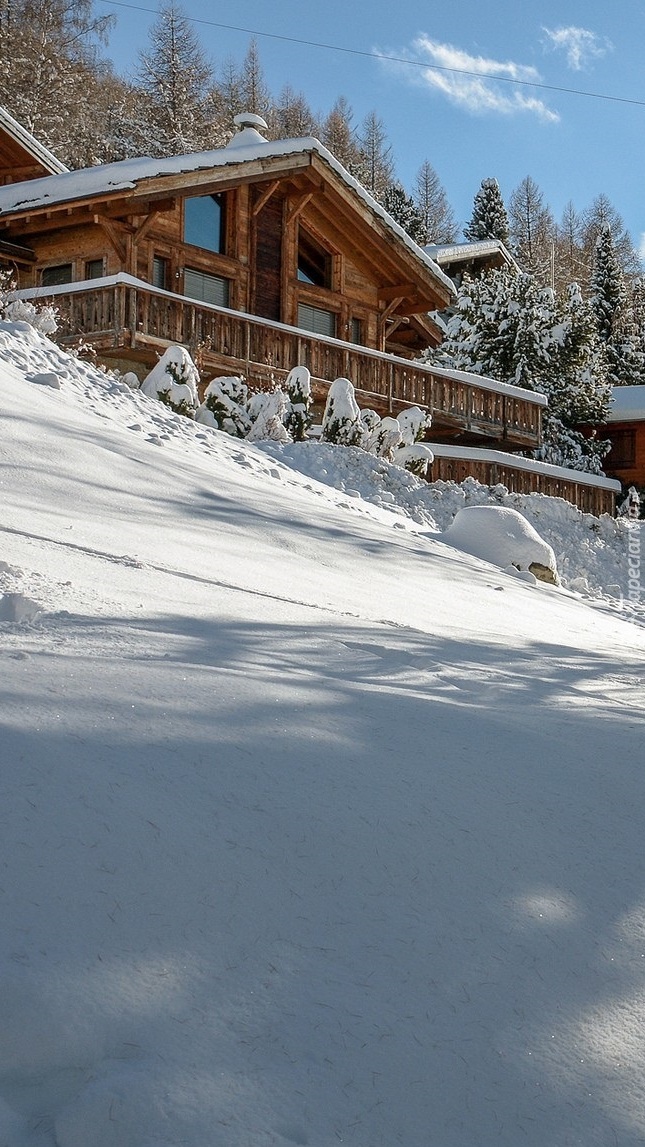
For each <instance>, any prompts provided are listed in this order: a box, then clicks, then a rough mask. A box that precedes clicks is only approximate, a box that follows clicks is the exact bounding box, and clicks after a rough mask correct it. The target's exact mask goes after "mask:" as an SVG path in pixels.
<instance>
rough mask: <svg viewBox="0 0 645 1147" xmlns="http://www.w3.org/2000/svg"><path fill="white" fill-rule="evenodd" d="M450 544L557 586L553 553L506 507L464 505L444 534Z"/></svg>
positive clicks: (533, 530)
mask: <svg viewBox="0 0 645 1147" xmlns="http://www.w3.org/2000/svg"><path fill="white" fill-rule="evenodd" d="M443 538H444V540H445V541H446V542H448V544H449V545H451V546H455V547H456V548H457V549H459V550H463V551H464V552H465V553H467V554H473V555H474V556H475V557H478V558H483V560H484V561H487V562H491V564H492V565H496V566H501V567H502V569H507V568H509V567H513V568H515V569H516V570H519V571H521V572H524V573H532V574H533V575H534V577H536V578H537V579H538V581H547V582H550V583H551V584H552V585H559V582H560V579H559V577H558V570H557V565H556V560H555V554H554V552H553V549H552V547H551V546H550V545H549V543H548V542H545V541H544V538H541V537H540V535H539V534H538V532H537V530H536V529H535V528H534V526H532V525H531V523H530V522H529V521H527V519H526V518H525V517H524V515H523V514H520V513H519V512H518V511H517V510H512V509H510V508H509V507H507V506H464V508H463V509H461V510H458V511H457V513H456V514H455V517H454V519H453V521H452V522H451V524H450V525H449V526H448V528H447V529H446V530H444V532H443Z"/></svg>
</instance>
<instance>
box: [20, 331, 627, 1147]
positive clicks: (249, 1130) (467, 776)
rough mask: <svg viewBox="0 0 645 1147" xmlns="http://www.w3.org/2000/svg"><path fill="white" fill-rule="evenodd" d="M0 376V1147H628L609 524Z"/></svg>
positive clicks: (623, 675) (619, 760)
mask: <svg viewBox="0 0 645 1147" xmlns="http://www.w3.org/2000/svg"><path fill="white" fill-rule="evenodd" d="M0 362H1V366H0V372H1V373H0V380H1V383H2V385H1V387H0V412H1V415H0V416H1V419H2V423H1V425H2V438H1V443H2V445H1V446H0V463H1V466H0V483H1V487H0V489H1V493H2V523H1V528H0V543H1V545H0V594H1V595H2V596H0V666H1V678H0V681H1V695H2V722H3V729H2V733H1V735H0V753H1V773H0V776H1V780H2V801H1V803H0V822H1V841H2V843H1V846H0V848H1V851H2V860H1V867H0V909H1V913H2V915H1V919H2V924H3V926H2V931H1V933H0V976H1V979H2V990H1V991H0V1144H2V1147H5V1145H6V1147H88V1145H91V1147H161V1145H162V1144H167V1145H172V1147H179V1145H180V1144H181V1145H182V1147H207V1145H208V1147H263V1145H265V1144H266V1145H267V1147H268V1145H274V1144H275V1145H278V1147H291V1145H293V1144H301V1145H308V1147H336V1145H337V1144H338V1143H339V1142H342V1143H351V1144H355V1145H357V1147H392V1145H393V1144H403V1145H405V1147H429V1145H431V1147H480V1145H481V1147H483V1145H488V1144H492V1143H496V1144H500V1145H501V1147H516V1145H517V1144H518V1143H523V1144H526V1145H527V1147H545V1145H546V1144H548V1145H549V1147H565V1145H568V1144H572V1143H581V1144H584V1145H585V1147H601V1145H602V1147H606V1145H607V1144H609V1143H618V1144H620V1147H636V1145H637V1144H641V1143H642V1142H643V1139H644V1137H645V1085H644V1083H643V1070H642V1065H643V1055H644V1047H643V1035H642V1032H643V1025H644V1021H645V1006H644V1003H643V1001H644V1000H645V959H644V958H643V951H644V937H645V899H644V892H643V888H644V886H645V855H644V852H643V843H642V841H643V808H644V806H643V782H642V768H643V760H642V757H643V753H642V744H643V689H642V682H643V672H644V669H645V651H644V648H643V630H642V628H641V626H640V624H639V622H642V619H643V614H642V609H640V608H639V607H637V606H635V605H634V606H633V607H628V605H627V604H626V603H625V602H621V600H620V599H619V597H618V596H617V595H618V590H616V589H612V585H614V583H615V584H616V585H618V584H619V583H620V578H621V576H624V570H622V571H621V568H620V566H621V555H623V557H624V555H625V554H626V552H627V551H626V534H625V530H626V529H627V527H624V526H620V525H618V526H617V525H616V524H615V523H611V522H609V521H606V522H605V521H603V522H601V523H596V524H595V528H594V529H591V526H590V524H589V522H586V523H585V522H582V521H581V519H582V515H578V516H577V517H576V518H575V526H574V524H573V517H571V515H570V513H569V511H568V510H567V509H566V507H565V504H564V503H552V504H551V506H550V507H549V506H547V505H546V503H547V502H548V500H546V499H542V500H541V501H540V505H539V506H538V505H537V503H533V504H532V505H533V509H534V510H536V511H539V513H538V517H540V516H541V519H542V524H543V526H545V518H548V521H549V523H550V526H551V527H552V529H550V530H549V531H547V530H546V528H544V529H543V530H542V532H543V533H544V534H545V536H546V535H547V533H548V535H549V536H548V539H547V540H548V541H549V542H550V544H551V545H552V546H553V548H554V550H555V552H556V555H557V556H558V562H559V565H560V568H561V572H562V573H563V580H564V588H556V587H551V586H545V585H542V584H528V583H527V582H526V581H524V580H522V579H520V578H518V577H514V576H511V574H510V573H508V572H503V571H502V570H500V569H496V568H495V567H494V566H491V565H487V564H486V563H484V562H481V561H479V560H478V559H476V558H474V557H471V556H468V555H467V554H465V553H459V552H458V551H456V550H454V549H452V548H451V547H449V546H448V545H447V544H446V543H445V541H442V538H441V534H440V533H439V530H438V527H441V528H443V527H444V526H445V525H447V524H448V521H449V520H451V518H452V514H453V513H454V511H455V509H457V508H458V506H459V504H463V499H464V493H463V491H460V490H458V489H457V488H448V487H446V488H444V489H443V490H441V489H438V490H437V489H435V488H430V487H426V488H423V487H422V485H421V484H419V483H417V482H416V480H415V479H413V478H411V476H409V475H406V474H405V473H404V472H402V471H396V470H395V468H392V467H387V466H386V465H385V464H383V463H381V462H379V460H376V459H373V458H369V457H368V456H364V458H362V459H361V458H359V457H358V455H357V454H356V453H355V452H353V451H342V450H341V449H336V450H334V449H333V448H325V447H322V446H320V445H318V444H305V445H304V446H300V447H297V446H293V447H284V448H279V447H271V446H267V447H266V448H264V449H260V448H258V447H254V446H252V445H249V444H247V443H244V442H239V441H236V440H233V439H231V438H227V437H226V436H224V435H220V434H218V433H217V432H213V431H209V430H207V429H205V428H204V427H200V426H198V425H196V424H194V423H192V422H190V421H189V420H187V419H180V418H178V417H176V416H174V415H172V414H171V413H170V412H169V411H167V410H166V409H165V408H164V407H163V406H162V405H161V404H159V403H155V402H153V401H152V400H148V399H145V398H144V397H143V396H141V395H140V394H136V393H135V394H133V393H132V392H130V391H129V390H128V389H127V387H126V386H125V385H123V384H122V383H119V382H116V381H114V380H112V379H110V378H107V377H105V376H103V375H101V374H100V373H99V372H97V371H96V370H94V369H93V368H91V367H88V366H84V365H83V364H80V363H78V362H77V361H75V360H73V359H70V358H68V356H66V355H65V354H63V353H62V352H60V351H58V350H57V349H56V348H55V347H53V346H51V345H50V344H48V343H47V342H46V341H45V340H43V339H42V338H41V337H40V336H38V335H36V334H35V333H34V332H33V331H31V330H30V329H28V328H24V327H23V326H21V324H14V325H13V326H10V325H8V324H3V325H2V326H1V327H0ZM323 471H326V473H323ZM476 496H478V495H477V493H476V491H474V490H473V497H476ZM513 505H516V503H515V502H514V503H513ZM516 508H517V506H516ZM520 508H521V507H520ZM527 516H528V515H527ZM574 516H575V514H574ZM532 520H534V518H533V519H532ZM634 528H635V529H636V530H637V529H638V527H634ZM558 531H559V532H558ZM583 541H584V546H583ZM563 547H564V548H563ZM581 547H582V551H583V552H580V551H581ZM583 579H584V581H583ZM608 579H610V581H608ZM610 583H611V584H610ZM567 586H568V587H569V588H567ZM572 586H573V589H572V588H571V587H572ZM576 586H577V587H578V591H577V592H576V591H575V589H576ZM582 592H584V595H585V596H582ZM635 623H636V624H635Z"/></svg>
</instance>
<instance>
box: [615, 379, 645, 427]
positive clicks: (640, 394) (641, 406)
mask: <svg viewBox="0 0 645 1147" xmlns="http://www.w3.org/2000/svg"><path fill="white" fill-rule="evenodd" d="M606 421H607V422H645V386H614V387H613V388H612V392H611V406H610V408H609V414H608V415H607V419H606Z"/></svg>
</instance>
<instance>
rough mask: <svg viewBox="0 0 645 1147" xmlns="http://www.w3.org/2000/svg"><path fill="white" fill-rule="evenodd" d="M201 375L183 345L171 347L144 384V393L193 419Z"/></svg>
mask: <svg viewBox="0 0 645 1147" xmlns="http://www.w3.org/2000/svg"><path fill="white" fill-rule="evenodd" d="M198 383H199V372H198V370H197V367H196V366H195V363H194V362H193V360H192V358H191V357H190V355H189V353H188V351H187V350H186V349H185V347H183V346H169V347H168V348H167V350H165V351H164V353H163V355H162V356H161V358H160V359H159V362H158V363H156V365H155V366H153V368H152V370H151V371H150V374H148V375H146V377H145V378H144V380H143V382H142V383H141V390H142V392H143V394H147V395H148V397H149V398H158V399H159V400H160V401H161V402H163V403H165V405H166V406H169V407H170V409H171V410H174V411H175V413H176V414H185V415H188V417H190V418H192V417H193V416H194V414H195V411H196V410H197V406H198V404H199V398H198V394H197V386H198Z"/></svg>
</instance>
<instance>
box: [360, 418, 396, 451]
mask: <svg viewBox="0 0 645 1147" xmlns="http://www.w3.org/2000/svg"><path fill="white" fill-rule="evenodd" d="M401 441H402V435H401V427H400V425H399V423H398V420H397V419H396V418H381V420H380V422H379V424H378V426H376V427H375V428H374V430H373V431H372V433H371V434H370V437H369V441H368V444H367V449H368V450H369V453H370V454H376V456H377V458H385V459H386V461H387V462H393V461H394V452H395V450H396V448H397V446H400V444H401Z"/></svg>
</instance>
